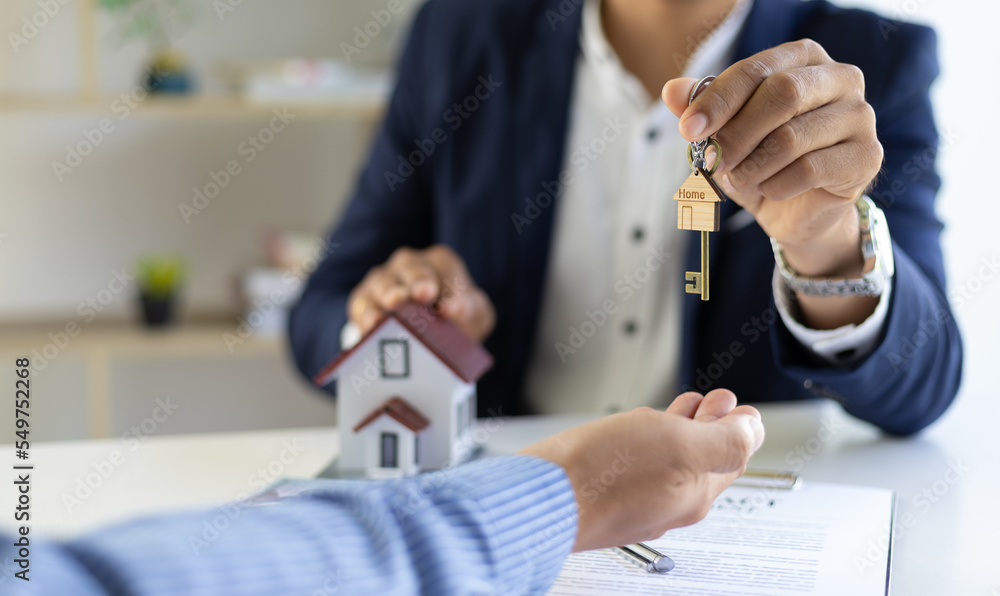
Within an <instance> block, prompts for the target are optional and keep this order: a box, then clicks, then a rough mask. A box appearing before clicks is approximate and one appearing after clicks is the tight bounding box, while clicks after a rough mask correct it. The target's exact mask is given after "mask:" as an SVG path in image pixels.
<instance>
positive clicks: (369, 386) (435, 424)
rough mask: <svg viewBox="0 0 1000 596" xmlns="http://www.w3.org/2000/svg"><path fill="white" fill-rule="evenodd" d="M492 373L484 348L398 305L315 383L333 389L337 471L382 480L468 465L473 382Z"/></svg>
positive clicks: (425, 313) (431, 316) (418, 308)
mask: <svg viewBox="0 0 1000 596" xmlns="http://www.w3.org/2000/svg"><path fill="white" fill-rule="evenodd" d="M491 366H493V359H492V358H491V357H490V355H489V354H488V353H487V352H486V350H484V349H483V348H482V346H480V345H479V344H478V343H477V342H475V341H473V340H471V339H469V338H468V337H466V336H465V334H463V333H462V332H461V331H460V330H459V329H458V328H457V327H455V326H454V325H453V324H452V323H451V322H450V321H446V320H444V319H442V318H440V317H438V316H437V315H436V314H435V313H434V310H433V309H432V308H430V307H427V306H422V305H418V304H415V303H412V302H408V303H405V304H403V305H401V306H400V307H399V308H397V309H396V310H395V311H394V312H392V313H390V314H389V315H388V316H386V317H385V318H384V319H383V320H382V321H381V322H379V323H378V324H377V325H376V326H375V327H374V328H372V330H371V331H369V332H368V333H367V334H366V335H365V336H364V337H362V338H361V340H360V341H358V343H357V344H355V345H354V347H352V348H350V349H349V350H346V351H344V352H343V353H341V354H340V356H338V357H337V358H336V359H335V360H334V361H333V362H331V363H330V364H329V365H328V366H327V367H326V368H325V369H324V370H323V371H322V372H320V374H319V375H317V376H316V378H315V382H316V384H317V385H319V386H321V387H326V386H328V385H330V384H331V383H335V392H336V394H337V405H338V416H339V419H340V468H341V469H342V470H344V471H360V470H364V471H365V473H366V474H367V475H368V476H369V477H375V478H384V477H392V476H403V475H410V474H415V473H417V472H419V471H421V470H433V469H437V468H443V467H446V466H450V465H454V464H457V463H461V462H463V461H465V460H466V459H468V457H469V455H470V454H471V452H472V450H473V448H474V447H475V443H474V441H473V439H472V432H471V431H472V430H473V427H474V425H475V419H476V381H478V380H479V378H480V377H482V375H483V374H484V373H485V372H486V371H487V370H489V369H490V367H491Z"/></svg>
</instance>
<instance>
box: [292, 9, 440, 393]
mask: <svg viewBox="0 0 1000 596" xmlns="http://www.w3.org/2000/svg"><path fill="white" fill-rule="evenodd" d="M433 4H434V3H433V2H430V3H428V4H427V5H425V6H424V7H423V8H421V10H420V11H419V13H418V14H417V17H416V19H415V21H414V24H413V28H412V30H411V33H410V38H409V41H408V42H407V45H406V48H405V50H404V52H403V54H402V56H401V58H400V60H399V65H398V75H397V80H396V86H395V89H394V91H393V94H392V97H391V99H390V101H389V105H388V110H387V113H386V115H385V118H384V121H383V123H382V126H381V129H380V130H379V132H378V134H377V136H376V139H375V142H374V144H373V147H372V150H371V154H370V156H369V158H368V162H367V164H366V166H365V168H364V170H363V171H362V172H361V175H360V177H359V180H358V183H357V187H356V190H355V192H354V194H353V196H352V197H351V199H350V201H349V203H348V206H347V209H346V211H345V213H344V215H343V218H342V219H341V222H340V224H339V226H338V227H337V228H336V229H335V230H334V231H333V233H332V234H331V235H330V237H329V239H328V244H327V247H326V248H327V253H328V255H327V256H326V258H325V259H324V260H323V261H322V262H321V263H320V264H319V265H318V267H317V268H316V270H315V271H314V272H313V274H312V276H311V277H310V279H309V281H308V283H307V285H306V288H305V290H304V292H303V295H302V298H301V300H300V301H299V303H298V305H297V306H296V307H295V308H294V309H293V311H292V313H291V317H290V321H289V335H290V339H291V348H292V353H293V355H294V357H295V361H296V363H297V365H298V367H299V369H300V370H301V371H302V372H303V374H305V375H306V376H307V377H308V378H312V377H314V376H315V375H316V374H317V373H318V372H319V371H320V370H321V369H322V368H323V367H324V366H325V365H326V364H328V363H329V362H330V361H331V360H333V358H335V357H336V356H337V354H338V353H339V352H340V331H341V329H342V328H343V326H344V324H345V323H346V322H347V310H346V309H347V297H348V294H349V293H350V291H351V290H352V289H354V287H355V286H356V285H357V284H358V283H359V282H360V281H361V280H362V278H363V277H364V276H365V274H366V273H367V272H368V271H369V270H371V269H372V268H373V267H375V266H378V265H380V264H382V263H384V262H385V261H386V260H387V259H388V258H389V256H390V255H391V254H392V252H393V250H395V249H396V248H398V247H400V246H412V247H417V248H422V247H425V246H428V245H429V244H430V243H431V242H432V239H433V220H432V217H431V216H432V211H431V202H432V201H431V192H432V189H431V188H430V177H429V176H427V175H426V173H425V172H424V171H423V170H422V169H421V167H420V164H421V163H423V161H424V159H426V158H427V154H426V152H423V151H422V150H421V149H420V148H419V147H418V146H417V144H416V143H415V142H414V141H415V140H418V139H419V140H423V139H425V138H426V137H427V136H428V134H429V132H430V131H428V130H424V129H425V128H426V127H424V126H422V125H421V123H420V122H419V117H418V114H420V113H421V111H422V106H421V104H420V102H421V101H422V99H423V98H424V97H425V95H426V93H424V92H422V91H421V77H422V64H423V59H422V55H423V54H424V47H425V44H426V43H427V37H428V35H427V32H426V29H427V26H426V22H427V21H428V17H427V14H428V12H429V10H431V9H432V5H433ZM439 116H440V114H439ZM415 152H417V153H420V154H419V155H417V154H416V153H415ZM415 164H416V165H415Z"/></svg>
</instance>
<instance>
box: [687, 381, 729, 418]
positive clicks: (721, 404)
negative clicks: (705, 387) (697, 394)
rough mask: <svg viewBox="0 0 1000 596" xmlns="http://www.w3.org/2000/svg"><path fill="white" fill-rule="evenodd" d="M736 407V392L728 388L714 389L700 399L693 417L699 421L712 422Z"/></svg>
mask: <svg viewBox="0 0 1000 596" xmlns="http://www.w3.org/2000/svg"><path fill="white" fill-rule="evenodd" d="M735 407H736V394H735V393H733V392H732V391H730V390H728V389H714V390H712V391H710V392H709V393H708V395H706V396H705V399H703V400H701V403H700V404H699V405H698V410H697V411H696V412H695V414H694V419H695V420H697V421H699V422H712V421H713V420H718V419H719V418H722V417H723V416H725V415H726V414H728V413H729V412H731V411H732V410H733V408H735Z"/></svg>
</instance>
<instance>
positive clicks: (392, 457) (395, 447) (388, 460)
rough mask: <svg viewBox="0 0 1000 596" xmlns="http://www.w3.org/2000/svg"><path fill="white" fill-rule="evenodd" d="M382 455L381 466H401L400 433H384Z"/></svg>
mask: <svg viewBox="0 0 1000 596" xmlns="http://www.w3.org/2000/svg"><path fill="white" fill-rule="evenodd" d="M380 451H381V457H380V458H379V460H380V462H381V463H380V464H379V467H382V468H398V467H399V463H398V462H399V457H398V456H399V435H397V434H396V433H382V440H381V449H380Z"/></svg>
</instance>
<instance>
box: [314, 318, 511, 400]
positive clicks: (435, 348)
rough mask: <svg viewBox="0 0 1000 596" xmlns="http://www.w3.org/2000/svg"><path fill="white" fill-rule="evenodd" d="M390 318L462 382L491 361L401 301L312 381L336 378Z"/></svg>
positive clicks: (453, 330) (451, 328)
mask: <svg viewBox="0 0 1000 596" xmlns="http://www.w3.org/2000/svg"><path fill="white" fill-rule="evenodd" d="M390 318H393V319H396V320H397V321H399V324H400V325H402V326H403V327H405V328H406V330H407V331H409V332H410V333H411V334H412V335H413V337H415V338H417V340H419V341H420V343H422V344H424V345H425V346H427V349H428V350H430V351H431V352H432V353H433V354H434V355H435V356H437V357H438V359H439V360H441V362H443V363H444V365H445V366H447V367H448V368H450V369H451V370H452V372H454V373H455V374H456V375H458V377H459V378H460V379H462V380H463V381H465V382H466V383H475V382H476V381H478V380H479V378H480V377H482V376H483V374H485V373H486V371H488V370H489V369H490V368H492V366H493V358H492V357H491V356H490V354H489V352H487V351H486V350H485V349H483V347H482V346H481V345H479V343H478V342H475V341H473V340H472V339H470V338H469V337H468V336H467V335H465V334H464V333H462V332H461V331H460V330H459V328H458V327H456V326H455V325H454V323H452V322H451V321H448V320H447V319H444V318H441V317H439V316H438V315H437V313H435V312H434V309H433V308H431V307H429V306H424V305H422V304H417V303H415V302H404V303H403V304H401V305H399V307H398V308H396V310H394V311H392V312H390V313H389V314H388V315H387V316H386V317H385V318H383V319H382V320H381V321H379V323H378V324H377V325H375V326H374V327H372V330H371V331H369V332H368V333H366V334H365V336H364V337H362V338H361V340H360V341H358V343H357V344H355V345H354V347H352V348H351V349H350V350H345V351H344V352H341V353H340V355H339V356H337V358H336V359H335V360H334V361H333V362H331V363H330V364H328V365H327V366H326V368H324V369H323V370H322V371H320V373H319V374H318V375H316V376H315V377H314V378H313V382H314V383H316V384H317V385H319V386H320V387H323V386H325V385H327V384H328V383H329V382H330V381H332V380H333V378H334V377H335V376H336V372H337V369H338V368H339V367H340V365H341V363H343V362H344V361H345V360H347V358H348V357H350V355H351V354H353V353H354V351H355V350H356V349H358V347H359V346H361V345H362V344H364V343H365V342H366V341H368V338H370V337H371V336H372V334H374V333H375V332H376V331H377V330H378V329H379V328H380V327H381V326H382V325H384V324H385V323H386V321H388V320H389V319H390Z"/></svg>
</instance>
